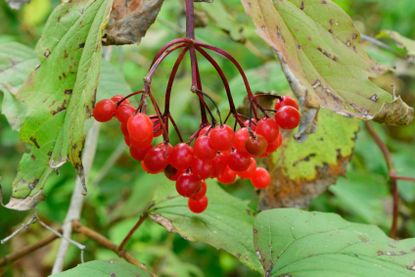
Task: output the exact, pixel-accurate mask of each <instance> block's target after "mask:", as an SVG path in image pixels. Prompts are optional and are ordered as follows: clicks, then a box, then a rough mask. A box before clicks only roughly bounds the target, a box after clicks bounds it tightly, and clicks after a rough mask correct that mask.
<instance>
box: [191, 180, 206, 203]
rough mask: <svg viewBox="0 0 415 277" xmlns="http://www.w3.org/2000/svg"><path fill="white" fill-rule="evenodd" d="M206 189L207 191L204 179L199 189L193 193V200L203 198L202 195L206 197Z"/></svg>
mask: <svg viewBox="0 0 415 277" xmlns="http://www.w3.org/2000/svg"><path fill="white" fill-rule="evenodd" d="M206 191H207V186H206V182H205V181H204V180H202V181H201V186H200V189H199V191H198V192H197V193H195V194H193V195H192V199H193V200H199V199H201V198H202V197H204V196H205V195H206Z"/></svg>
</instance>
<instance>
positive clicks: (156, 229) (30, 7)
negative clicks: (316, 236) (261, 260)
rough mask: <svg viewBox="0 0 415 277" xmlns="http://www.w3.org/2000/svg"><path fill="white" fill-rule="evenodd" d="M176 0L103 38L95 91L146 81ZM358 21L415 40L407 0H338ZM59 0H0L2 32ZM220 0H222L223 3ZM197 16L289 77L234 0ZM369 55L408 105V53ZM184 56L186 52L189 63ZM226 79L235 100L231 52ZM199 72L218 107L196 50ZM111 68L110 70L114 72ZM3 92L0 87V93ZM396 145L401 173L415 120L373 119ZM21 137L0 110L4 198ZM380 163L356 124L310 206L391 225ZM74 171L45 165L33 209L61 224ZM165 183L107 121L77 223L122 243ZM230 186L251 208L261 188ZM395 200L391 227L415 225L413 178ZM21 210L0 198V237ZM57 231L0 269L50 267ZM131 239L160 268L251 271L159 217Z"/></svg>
mask: <svg viewBox="0 0 415 277" xmlns="http://www.w3.org/2000/svg"><path fill="white" fill-rule="evenodd" d="M181 2H182V1H165V3H164V4H163V7H162V9H161V12H160V14H159V16H158V18H157V20H156V23H155V24H154V25H153V26H152V27H151V28H150V29H149V31H148V33H147V35H146V36H145V38H143V40H142V42H141V43H140V44H139V45H132V46H112V47H107V49H106V51H107V52H109V53H110V55H109V56H110V58H109V61H108V63H107V64H106V66H105V67H104V69H103V70H104V71H105V70H109V71H111V72H112V73H111V74H106V75H104V74H102V75H103V76H106V77H108V78H114V79H115V80H116V81H115V82H112V83H111V84H112V85H111V87H109V86H106V80H108V79H102V80H101V83H100V87H99V90H98V98H99V99H101V98H106V97H109V96H110V95H115V94H125V95H126V94H128V93H129V92H130V91H135V90H138V89H140V88H141V87H142V78H143V76H144V75H145V73H146V71H147V69H148V67H149V65H150V62H151V60H152V58H153V56H154V55H155V53H156V52H157V51H158V49H159V48H160V47H161V46H162V45H163V44H164V43H166V42H167V41H169V40H171V39H173V38H175V37H177V36H182V35H183V31H184V23H185V18H184V11H183V5H182V3H181ZM335 2H337V3H338V4H339V5H340V6H341V7H342V8H343V9H344V10H345V11H346V12H347V13H348V14H349V15H350V16H351V17H352V18H353V20H354V21H355V23H356V26H357V27H358V28H359V29H360V31H361V32H362V33H364V34H366V35H368V36H371V37H375V36H376V35H377V34H378V33H379V32H380V31H381V30H384V29H391V30H395V31H398V32H399V33H401V34H402V35H404V36H407V37H409V38H412V39H415V28H414V20H415V5H414V2H413V0H397V1H388V0H360V1H353V0H335ZM58 3H59V1H55V0H53V1H50V0H32V1H31V2H30V3H29V4H27V5H25V6H23V8H22V9H21V10H18V11H15V10H11V9H10V8H9V7H8V5H7V4H6V3H5V1H4V0H0V41H16V42H20V43H23V44H25V45H27V46H29V47H31V48H34V47H35V45H36V42H37V40H38V39H39V36H40V34H41V32H42V28H43V26H44V24H45V22H46V20H47V18H48V15H49V14H50V13H51V11H52V10H53V8H54V7H55V6H56V5H58ZM225 3H226V4H225ZM196 9H197V11H198V18H199V20H200V23H201V25H203V26H204V27H200V28H198V29H197V37H198V38H199V39H201V40H204V41H206V42H208V43H211V44H215V45H217V46H219V47H221V48H224V49H225V50H228V51H231V53H232V54H233V55H234V56H235V57H236V58H237V59H238V60H239V61H240V63H241V64H242V65H243V67H244V68H245V69H246V71H247V73H248V76H249V78H250V80H251V82H252V86H253V89H254V90H262V91H271V90H272V91H275V92H277V93H278V94H282V95H283V94H286V93H287V92H288V91H289V87H288V84H287V82H286V80H285V77H284V75H283V74H282V72H281V70H280V67H279V65H278V62H277V61H276V59H275V57H274V55H273V53H272V52H271V50H270V49H269V47H268V46H267V45H265V43H263V42H262V41H261V39H259V38H258V37H257V36H256V34H255V30H254V28H253V24H252V22H251V20H250V18H248V17H247V16H246V15H245V13H244V11H243V7H242V5H241V3H240V1H238V0H226V1H224V0H222V1H215V4H197V5H196ZM367 49H368V52H369V54H370V55H371V56H372V57H373V58H374V59H376V60H377V61H379V62H380V63H383V64H387V65H391V66H396V67H397V69H398V70H397V71H398V73H399V81H398V82H399V87H400V91H401V94H402V97H403V98H404V100H405V101H406V102H407V103H408V104H409V105H411V106H414V104H415V69H414V66H413V65H411V64H409V63H408V62H406V61H405V60H404V59H402V58H401V57H399V55H395V54H393V53H391V52H389V51H387V50H384V49H380V48H377V47H375V46H373V45H371V44H368V45H367ZM173 62H174V58H169V59H167V61H166V63H164V64H163V66H162V67H161V68H160V70H159V72H158V73H157V75H156V78H155V80H154V82H153V88H154V89H153V90H154V93H155V94H156V95H158V96H159V97H161V95H162V94H163V92H164V88H165V84H166V78H167V76H168V73H169V72H170V68H171V66H172V64H173ZM187 64H188V63H187ZM221 65H222V66H223V68H224V69H225V70H226V73H227V76H228V77H229V79H230V80H231V87H232V89H233V93H234V95H235V101H236V102H237V103H239V104H242V101H243V95H244V90H243V88H242V85H241V84H242V83H241V81H240V80H239V77H238V76H237V72H236V70H235V69H234V68H233V67H232V66H231V65H230V64H229V63H227V62H221ZM200 66H201V74H202V79H203V80H202V81H203V82H204V88H205V90H206V92H207V93H208V94H209V95H211V96H212V98H213V99H214V100H215V101H216V102H217V103H218V104H219V106H220V107H221V109H224V108H225V106H226V105H225V101H226V98H225V94H224V91H223V87H222V85H221V82H220V80H219V79H218V78H217V76H216V74H215V72H214V70H213V69H212V68H211V67H210V66H209V64H208V63H207V62H204V61H201V64H200ZM114 72H115V73H114ZM189 87H190V74H189V66H188V65H186V66H183V67H181V69H180V71H179V74H178V79H177V81H176V84H175V86H174V94H173V99H172V101H173V102H172V111H173V116H174V117H175V118H176V121H177V122H178V123H179V126H180V128H181V129H182V130H183V131H184V133H185V134H187V135H189V134H191V133H192V130H195V129H196V128H197V127H198V121H196V120H195V114H198V108H195V107H197V105H195V104H196V103H197V101H196V100H197V99H196V98H195V97H194V96H193V95H192V94H191V93H190V92H189ZM2 97H3V95H2V94H0V101H1V100H2ZM375 128H376V130H377V131H378V132H379V133H380V134H381V136H382V138H383V140H384V141H385V142H386V143H387V145H388V146H389V148H390V149H391V151H392V152H393V159H394V162H395V165H396V168H397V170H398V174H399V175H405V176H412V177H415V159H414V153H415V124H412V125H410V126H407V127H399V128H396V127H394V128H392V127H385V126H380V125H377V124H376V125H375ZM24 151H25V146H24V144H22V143H21V142H20V141H19V137H18V134H17V133H16V132H15V131H13V130H12V129H11V128H10V126H9V125H8V123H7V121H6V119H5V117H4V116H2V115H1V116H0V178H1V179H0V182H1V185H2V188H3V193H4V194H5V198H6V199H7V197H9V194H10V191H11V188H10V184H11V183H12V181H13V178H14V177H15V175H16V168H17V165H18V162H19V159H20V157H21V155H22V153H23V152H24ZM387 176H388V174H387V168H386V165H385V162H384V159H383V156H382V154H381V152H380V151H379V150H378V148H377V146H376V145H375V144H374V143H373V141H372V140H371V138H370V137H369V136H368V134H367V132H366V130H365V129H364V128H361V130H360V132H359V134H358V137H357V141H356V147H355V152H354V155H353V158H352V161H351V163H350V164H349V166H348V172H347V176H346V177H342V178H340V179H339V180H338V182H337V183H336V185H333V186H331V187H330V189H329V190H328V191H327V192H326V193H324V194H323V195H321V196H319V197H317V198H316V199H315V200H313V202H312V204H311V205H310V207H309V208H310V209H311V210H319V211H325V212H336V213H339V214H341V215H342V216H343V217H345V218H346V219H348V220H351V221H354V222H362V223H370V224H376V225H378V226H380V227H381V228H382V229H383V230H385V231H388V229H389V227H390V221H391V209H390V207H391V201H392V198H391V194H390V191H389V187H388V177H387ZM74 180H75V173H74V170H73V169H72V167H71V166H70V165H65V166H64V167H63V168H62V169H61V170H60V174H59V175H54V174H53V175H52V176H51V177H50V179H49V180H48V184H47V186H46V188H45V195H46V196H47V197H46V199H45V201H43V202H42V203H41V204H39V205H38V207H37V210H38V213H39V216H40V217H41V218H42V219H43V220H44V221H45V222H47V223H48V224H51V225H54V224H55V226H59V225H60V224H61V223H62V222H63V220H64V218H65V215H66V211H67V207H68V205H69V201H70V197H71V194H72V190H73V187H74ZM160 182H166V181H165V178H164V177H162V176H158V175H155V176H149V175H147V174H144V173H143V171H142V170H141V169H140V168H139V166H137V163H136V162H134V161H133V160H132V159H131V158H130V156H129V154H128V151H127V149H126V147H125V146H124V142H123V138H122V135H121V132H120V131H119V127H118V125H117V124H116V123H114V122H113V123H109V124H104V125H102V126H101V128H100V136H99V141H98V148H97V153H96V158H95V161H94V164H93V167H92V169H91V173H90V176H89V184H88V186H89V193H88V196H87V200H86V203H85V207H84V209H83V213H82V222H83V223H84V224H85V225H86V226H90V227H91V228H93V229H95V230H99V231H100V232H101V233H102V234H104V235H105V236H107V237H108V238H109V239H111V240H112V241H115V242H119V241H120V240H121V239H122V238H123V236H124V235H125V233H126V232H128V230H129V229H130V228H131V226H132V225H133V224H134V222H135V221H136V219H137V217H138V215H139V214H140V212H142V210H143V203H146V201H147V200H146V199H150V198H151V197H152V194H153V192H154V190H155V189H157V185H158V184H159V183H160ZM226 189H227V190H228V191H229V192H230V193H232V194H234V195H236V196H237V197H239V198H240V199H242V200H244V201H246V202H248V203H249V204H250V206H252V207H253V208H255V207H256V206H257V205H258V197H257V194H256V192H255V191H254V189H253V188H252V186H244V185H243V181H238V183H237V184H236V185H234V186H232V187H227V188H226ZM399 192H400V196H401V199H402V202H401V206H400V226H399V237H400V238H406V237H414V236H415V217H414V212H415V201H414V200H415V184H413V183H404V182H399ZM25 216H27V214H26V213H18V212H13V211H8V210H5V209H4V208H0V238H3V237H5V236H6V235H7V234H9V233H10V232H11V231H12V230H13V229H14V228H15V226H17V225H19V224H21V223H22V222H23V220H24V219H25ZM47 234H48V231H47V230H45V229H43V228H41V227H40V226H38V225H33V226H31V228H30V230H29V231H27V232H25V233H24V234H23V235H20V236H18V237H16V238H14V239H13V240H12V241H11V242H9V243H7V244H5V245H1V246H0V257H1V256H3V255H5V254H6V253H10V252H13V250H16V249H19V248H20V247H22V246H24V245H27V244H31V243H34V242H36V241H38V240H39V239H40V238H43V237H45V236H47ZM83 242H84V243H86V245H87V247H88V251H87V252H86V260H90V259H109V258H114V254H113V253H112V252H109V250H106V249H102V248H100V247H99V246H98V245H96V244H95V243H94V242H92V241H88V240H84V241H83ZM58 245H59V242H58V241H56V242H54V243H53V244H51V245H50V246H48V247H45V248H43V249H41V250H39V251H38V252H36V254H35V255H31V256H27V257H25V258H24V259H21V260H20V261H19V262H17V263H15V264H13V265H10V266H8V267H3V268H0V275H4V276H46V275H47V274H49V273H50V271H51V266H52V265H53V262H54V258H55V255H56V251H57V248H58ZM128 250H129V252H130V253H131V254H133V255H134V256H135V257H136V258H137V259H138V260H140V261H142V262H144V263H146V264H149V265H150V266H151V268H153V269H154V271H155V272H156V273H157V274H159V275H161V276H256V275H258V273H256V272H253V271H251V270H250V269H249V268H247V267H246V266H244V265H242V264H241V263H240V262H239V261H238V260H237V259H235V258H234V257H232V256H231V255H229V254H227V253H225V252H223V251H218V250H216V249H214V248H213V247H211V246H209V245H206V244H202V243H193V242H189V241H187V240H185V239H183V238H181V237H180V236H179V235H177V234H174V233H169V232H167V231H166V230H165V229H164V228H163V227H161V226H159V225H158V224H156V223H153V222H151V221H147V222H145V223H144V225H143V226H142V227H140V230H139V231H138V232H137V233H136V234H135V235H134V236H133V238H132V241H131V242H130V244H129V246H128ZM77 263H79V251H78V250H77V249H76V248H74V247H71V248H70V252H69V255H68V256H67V259H66V262H65V265H66V267H72V266H75V265H76V264H77Z"/></svg>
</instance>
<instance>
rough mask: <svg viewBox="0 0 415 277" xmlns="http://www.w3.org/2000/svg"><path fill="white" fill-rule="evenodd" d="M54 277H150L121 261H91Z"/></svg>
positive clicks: (148, 274) (146, 273)
mask: <svg viewBox="0 0 415 277" xmlns="http://www.w3.org/2000/svg"><path fill="white" fill-rule="evenodd" d="M52 276H55V277H72V276H73V277H78V276H111V277H112V276H117V277H131V276H137V277H145V276H151V274H150V273H148V272H145V271H143V270H142V269H140V268H138V267H137V266H134V265H132V264H129V263H127V262H125V261H123V260H120V259H117V260H110V261H98V260H95V261H91V262H87V263H83V264H79V265H78V266H77V267H74V268H71V269H69V270H66V271H64V272H61V273H57V274H53V275H52Z"/></svg>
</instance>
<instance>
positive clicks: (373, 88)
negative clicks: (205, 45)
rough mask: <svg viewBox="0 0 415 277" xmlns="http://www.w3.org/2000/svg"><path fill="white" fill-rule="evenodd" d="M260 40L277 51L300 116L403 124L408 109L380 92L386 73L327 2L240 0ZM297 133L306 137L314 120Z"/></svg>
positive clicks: (341, 14)
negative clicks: (320, 113) (319, 113)
mask: <svg viewBox="0 0 415 277" xmlns="http://www.w3.org/2000/svg"><path fill="white" fill-rule="evenodd" d="M242 2H243V4H244V6H245V9H246V11H247V13H248V14H249V15H250V16H251V18H252V20H253V21H254V23H255V25H256V27H257V32H258V33H259V35H260V36H261V37H262V38H263V39H264V40H265V41H266V42H267V43H268V44H269V45H270V46H271V47H272V48H273V49H274V50H275V51H276V52H277V54H278V56H279V58H280V61H281V64H282V67H283V69H284V71H285V74H286V76H287V78H288V80H289V81H290V84H291V87H292V89H293V90H294V92H295V93H296V95H297V96H298V97H299V98H300V99H301V100H302V101H303V103H304V106H305V111H304V112H305V113H308V111H309V109H311V112H312V113H315V114H316V112H315V110H316V109H319V108H320V107H323V108H326V109H329V110H332V111H334V112H336V113H338V114H341V115H343V116H346V117H354V118H359V119H364V120H371V119H374V120H376V121H379V122H384V123H386V124H390V125H404V124H408V123H410V122H411V121H412V119H413V109H412V108H410V107H409V106H408V105H406V104H405V103H404V102H403V101H402V99H401V98H400V97H399V96H397V95H395V92H394V87H393V86H390V87H389V88H388V90H385V89H384V88H381V87H379V86H378V85H377V84H376V82H375V79H376V78H377V77H378V76H379V75H381V74H382V73H384V72H385V69H384V68H382V67H381V66H379V65H378V64H377V63H375V62H374V61H373V60H371V59H370V58H369V57H368V55H367V53H366V52H365V50H364V49H363V47H362V46H361V44H360V33H359V32H358V30H357V29H356V28H355V27H354V25H353V22H352V20H351V19H350V17H349V16H348V15H347V14H346V13H345V12H344V11H343V10H342V9H341V8H340V7H338V6H337V5H335V4H334V3H333V2H332V1H330V0H323V1H321V0H274V1H272V0H242ZM304 118H306V119H307V118H308V122H307V123H308V125H307V126H304V124H303V126H302V129H304V130H300V132H302V133H305V134H306V133H309V132H310V129H311V128H309V126H311V124H312V123H314V121H313V120H311V119H310V118H309V117H307V116H305V117H304Z"/></svg>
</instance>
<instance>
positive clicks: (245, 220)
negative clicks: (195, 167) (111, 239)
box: [150, 183, 261, 271]
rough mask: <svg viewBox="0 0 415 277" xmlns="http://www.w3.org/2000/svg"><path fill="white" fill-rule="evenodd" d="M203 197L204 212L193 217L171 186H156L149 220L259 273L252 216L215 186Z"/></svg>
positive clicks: (235, 199) (244, 205)
mask: <svg viewBox="0 0 415 277" xmlns="http://www.w3.org/2000/svg"><path fill="white" fill-rule="evenodd" d="M207 197H208V198H209V206H208V208H207V209H206V210H205V211H204V212H203V213H201V214H193V213H192V212H190V211H189V209H188V207H187V199H185V198H183V197H180V196H177V192H176V190H175V187H174V185H173V184H171V183H169V184H167V185H164V186H163V187H161V185H160V187H159V190H158V191H157V194H156V197H155V206H154V208H153V209H152V210H151V211H150V216H151V218H152V219H153V220H154V221H156V222H158V223H160V224H161V225H163V226H164V227H165V228H166V229H167V230H169V231H170V232H176V233H179V234H180V235H181V236H182V237H184V238H185V239H188V240H191V241H199V242H205V243H208V244H210V245H212V246H213V247H215V248H218V249H223V250H225V251H227V252H229V253H230V254H232V255H234V256H236V257H237V258H238V259H239V260H240V261H241V262H243V263H244V264H246V265H248V266H249V267H250V268H252V269H254V270H256V271H261V266H260V264H259V262H258V259H257V258H256V256H255V251H254V248H253V242H252V223H253V219H254V217H253V212H252V211H251V210H250V209H249V208H248V206H247V205H246V204H245V203H244V202H242V201H241V200H239V199H237V198H235V197H233V196H231V195H229V194H228V193H226V192H225V191H224V190H223V189H221V188H220V187H219V186H218V185H217V184H216V183H210V184H208V192H207Z"/></svg>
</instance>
